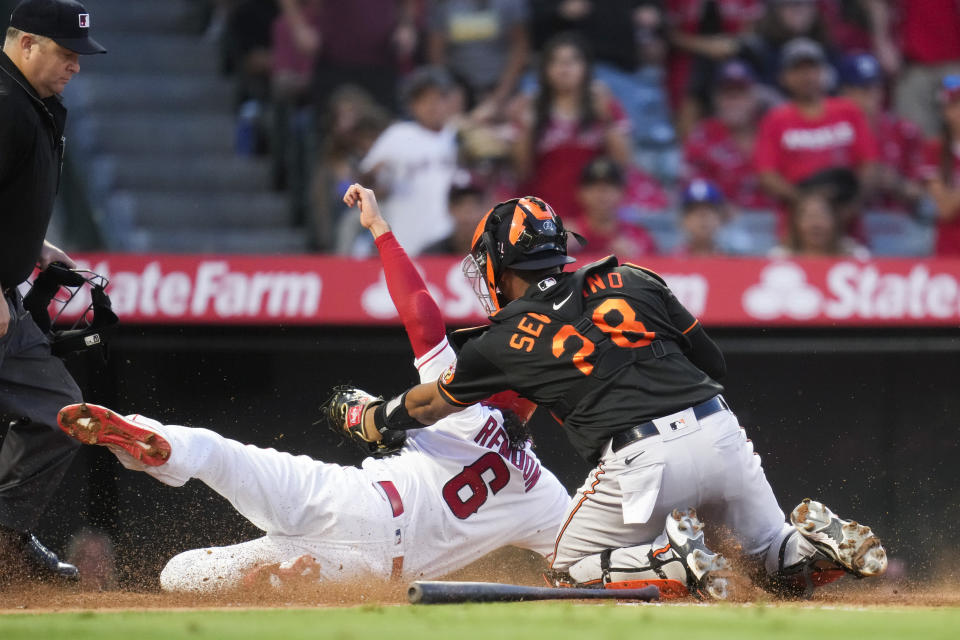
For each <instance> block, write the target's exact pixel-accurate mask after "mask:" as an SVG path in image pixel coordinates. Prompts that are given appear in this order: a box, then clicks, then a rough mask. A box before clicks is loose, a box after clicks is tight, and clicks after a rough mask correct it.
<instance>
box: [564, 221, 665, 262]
mask: <svg viewBox="0 0 960 640" xmlns="http://www.w3.org/2000/svg"><path fill="white" fill-rule="evenodd" d="M583 219H584V218H583V216H582V215H581V216H578V220H580V221H581V222H579V223H578V224H574V225H572V226H571V227H570V228H571V229H572V230H573V231H576V232H577V233H579V234H580V235H582V236H583V237H584V238H585V239H586V241H587V245H586V246H581V245H580V243H579V242H577V241H576V240H570V242H569V243H568V244H567V247H568V248H569V250H570V253H590V254H597V255H599V254H611V253H613V254H616V255H617V256H618V257H620V259H621V260H629V259H631V258H638V257H641V256H651V255H656V254H657V243H656V242H655V241H654V239H653V236H651V235H650V232H648V231H647V230H646V229H644V228H643V227H637V226H634V225H632V224H628V223H625V222H621V223H620V224H619V225H618V226H617V227H616V228H615V229H614V230H613V231H610V232H598V231H595V230H593V229H590V228H589V227H587V226H586V224H584V223H583V222H582V221H583Z"/></svg>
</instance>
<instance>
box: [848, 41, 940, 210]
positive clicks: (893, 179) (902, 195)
mask: <svg viewBox="0 0 960 640" xmlns="http://www.w3.org/2000/svg"><path fill="white" fill-rule="evenodd" d="M840 87H841V89H840V95H842V96H843V97H845V98H849V99H850V100H852V101H853V102H855V103H856V104H857V105H859V106H860V109H861V110H862V111H863V113H864V115H865V116H866V119H867V124H868V125H869V126H870V130H871V131H872V132H873V134H874V137H875V138H876V140H877V151H878V154H879V155H878V163H877V176H876V192H875V193H874V197H873V198H871V200H870V201H869V202H867V203H865V204H866V206H867V207H868V208H872V209H884V210H889V211H903V212H912V211H913V210H914V209H915V208H916V206H917V203H918V202H919V200H920V198H921V197H922V196H923V193H924V190H923V185H922V183H921V180H920V177H919V175H918V173H917V170H918V169H919V168H920V166H921V165H922V164H923V160H924V139H923V134H922V133H921V131H920V128H919V127H918V126H917V125H915V124H914V123H913V122H911V121H909V120H907V119H906V118H901V117H900V116H898V115H896V114H894V113H893V112H891V111H888V110H886V109H884V105H883V102H884V77H883V70H882V69H881V68H880V63H879V62H878V61H877V59H876V58H875V57H874V56H873V55H871V54H869V53H858V54H852V55H848V56H846V57H845V58H844V59H843V62H842V63H841V65H840Z"/></svg>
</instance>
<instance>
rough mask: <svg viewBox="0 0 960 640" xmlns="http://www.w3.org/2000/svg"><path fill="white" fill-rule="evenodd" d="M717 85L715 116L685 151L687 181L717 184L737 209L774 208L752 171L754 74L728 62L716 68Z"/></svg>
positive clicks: (756, 116) (757, 108)
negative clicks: (708, 181) (707, 181)
mask: <svg viewBox="0 0 960 640" xmlns="http://www.w3.org/2000/svg"><path fill="white" fill-rule="evenodd" d="M717 83H718V84H717V89H716V92H715V94H714V97H713V102H714V105H715V108H716V114H715V115H714V117H712V118H708V119H706V120H704V121H702V122H701V123H700V124H699V125H698V126H697V127H696V128H695V129H694V130H693V131H692V132H691V133H690V136H689V137H688V138H687V141H686V143H685V145H684V160H685V162H686V171H687V177H688V178H690V179H693V178H704V179H706V180H710V181H711V182H714V183H716V184H717V185H718V187H719V188H720V190H721V191H722V192H723V195H724V196H725V197H726V198H727V200H729V201H730V202H732V203H734V204H736V205H737V206H739V207H741V208H745V209H773V208H774V207H775V206H776V203H775V202H774V201H773V199H772V198H771V197H770V196H769V195H768V194H767V193H766V192H764V191H763V190H762V189H761V188H760V181H759V180H758V178H757V174H756V171H755V170H754V167H753V155H754V149H755V146H756V141H757V125H758V123H759V121H760V116H761V108H762V104H761V99H760V96H759V94H758V91H757V89H758V87H757V85H756V83H755V81H754V76H753V72H752V71H751V69H750V67H749V66H748V65H746V64H745V63H743V62H741V61H739V60H730V61H728V62H727V63H725V64H724V65H723V66H722V67H721V68H720V72H719V74H718V79H717Z"/></svg>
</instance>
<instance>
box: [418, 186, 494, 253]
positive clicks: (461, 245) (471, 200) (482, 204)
mask: <svg viewBox="0 0 960 640" xmlns="http://www.w3.org/2000/svg"><path fill="white" fill-rule="evenodd" d="M486 200H487V198H486V189H484V187H483V185H482V184H481V183H480V182H479V181H478V180H476V179H475V178H474V177H473V176H471V175H470V174H469V172H467V171H463V170H461V171H457V173H456V175H455V176H454V178H453V185H452V186H451V187H450V195H449V196H448V198H447V208H448V209H449V210H450V217H451V218H452V219H453V231H451V232H450V235H448V236H447V237H446V238H444V239H442V240H439V241H437V242H434V243H433V244H431V245H430V246H428V247H427V248H425V249H424V250H423V254H424V255H456V256H465V255H467V254H468V253H470V249H471V248H472V246H473V232H474V231H476V229H477V223H478V222H480V218H482V217H483V214H485V213H486V212H487V210H488V209H489V206H488V205H487V204H486Z"/></svg>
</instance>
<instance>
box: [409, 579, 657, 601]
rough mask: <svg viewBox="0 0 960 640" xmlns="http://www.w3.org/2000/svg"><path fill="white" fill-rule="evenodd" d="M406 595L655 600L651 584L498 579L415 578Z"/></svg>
mask: <svg viewBox="0 0 960 640" xmlns="http://www.w3.org/2000/svg"><path fill="white" fill-rule="evenodd" d="M407 595H408V597H409V598H410V602H411V603H412V604H453V603H458V602H524V601H528V600H643V601H650V600H657V599H659V598H660V590H659V589H657V587H655V586H649V587H644V588H642V589H583V588H574V587H525V586H521V585H516V584H501V583H499V582H443V581H431V580H419V581H417V582H414V583H413V584H411V585H410V588H409V590H408V591H407Z"/></svg>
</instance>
